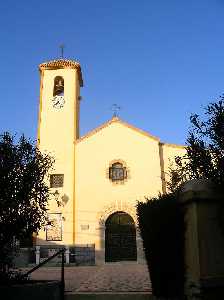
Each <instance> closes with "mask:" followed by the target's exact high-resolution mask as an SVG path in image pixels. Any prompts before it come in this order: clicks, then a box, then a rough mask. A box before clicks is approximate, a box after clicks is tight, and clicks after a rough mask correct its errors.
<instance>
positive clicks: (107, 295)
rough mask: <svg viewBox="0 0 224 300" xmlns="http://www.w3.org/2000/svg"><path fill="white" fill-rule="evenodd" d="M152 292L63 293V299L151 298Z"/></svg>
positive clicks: (143, 299)
mask: <svg viewBox="0 0 224 300" xmlns="http://www.w3.org/2000/svg"><path fill="white" fill-rule="evenodd" d="M153 299H155V298H154V297H153V295H152V294H150V293H146V292H145V293H144V292H129V293H128V292H126V293H116V292H115V293H106V292H102V293H65V300H153Z"/></svg>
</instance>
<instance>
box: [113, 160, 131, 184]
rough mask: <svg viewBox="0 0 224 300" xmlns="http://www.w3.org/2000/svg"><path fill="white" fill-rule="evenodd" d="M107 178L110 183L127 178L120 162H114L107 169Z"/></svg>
mask: <svg viewBox="0 0 224 300" xmlns="http://www.w3.org/2000/svg"><path fill="white" fill-rule="evenodd" d="M109 178H110V179H111V180H112V181H123V180H124V179H126V178H127V170H126V168H125V167H124V166H123V164H122V163H120V162H115V163H113V164H112V166H111V167H110V169H109Z"/></svg>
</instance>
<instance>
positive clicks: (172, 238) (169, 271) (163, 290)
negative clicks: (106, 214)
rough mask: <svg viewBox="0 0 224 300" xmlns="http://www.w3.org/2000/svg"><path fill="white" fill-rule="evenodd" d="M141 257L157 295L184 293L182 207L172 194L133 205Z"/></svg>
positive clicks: (171, 295) (171, 296)
mask: <svg viewBox="0 0 224 300" xmlns="http://www.w3.org/2000/svg"><path fill="white" fill-rule="evenodd" d="M137 215H138V223H139V227H140V232H141V236H142V239H143V246H144V251H145V256H146V260H147V264H148V269H149V273H150V278H151V282H152V291H153V294H154V295H155V296H157V297H165V298H178V299H182V298H183V295H184V282H185V264H184V236H185V224H184V210H183V208H182V207H181V205H180V204H179V203H178V201H177V198H176V196H175V195H174V194H166V195H159V196H158V197H155V198H152V199H147V201H146V202H139V203H138V204H137Z"/></svg>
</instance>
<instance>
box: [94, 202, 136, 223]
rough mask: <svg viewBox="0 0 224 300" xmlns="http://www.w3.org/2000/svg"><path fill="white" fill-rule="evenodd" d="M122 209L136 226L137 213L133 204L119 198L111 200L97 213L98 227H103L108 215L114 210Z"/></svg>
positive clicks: (114, 211)
mask: <svg viewBox="0 0 224 300" xmlns="http://www.w3.org/2000/svg"><path fill="white" fill-rule="evenodd" d="M119 211H123V212H125V213H127V214H129V215H130V216H131V217H132V219H133V220H134V222H135V227H136V228H137V224H138V223H137V215H136V209H135V207H134V206H131V205H129V204H128V203H126V202H124V201H122V200H120V201H114V202H111V203H110V204H109V205H107V206H105V207H104V208H103V209H102V211H100V212H99V213H98V217H97V218H98V220H99V227H100V228H105V223H106V220H107V219H108V217H109V216H110V215H112V214H114V213H116V212H119Z"/></svg>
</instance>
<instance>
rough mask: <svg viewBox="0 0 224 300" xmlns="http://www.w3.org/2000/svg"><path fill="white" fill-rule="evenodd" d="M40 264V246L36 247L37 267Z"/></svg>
mask: <svg viewBox="0 0 224 300" xmlns="http://www.w3.org/2000/svg"><path fill="white" fill-rule="evenodd" d="M39 263H40V246H36V265H38V264H39Z"/></svg>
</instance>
